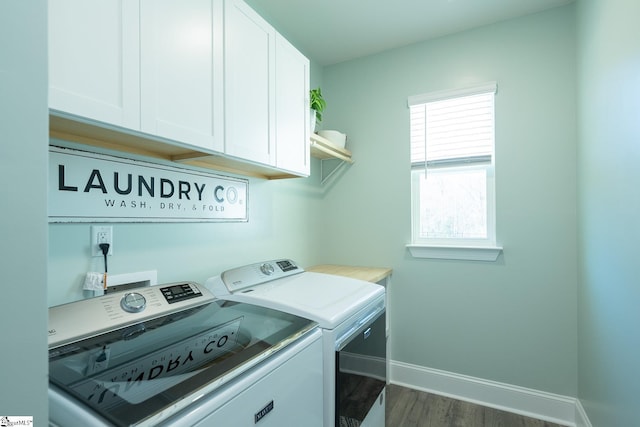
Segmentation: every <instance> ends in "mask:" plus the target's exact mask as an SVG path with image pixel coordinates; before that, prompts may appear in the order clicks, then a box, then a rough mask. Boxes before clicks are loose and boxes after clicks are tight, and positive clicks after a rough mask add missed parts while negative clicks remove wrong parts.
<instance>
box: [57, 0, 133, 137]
mask: <svg viewBox="0 0 640 427" xmlns="http://www.w3.org/2000/svg"><path fill="white" fill-rule="evenodd" d="M138 28H139V4H138V1H135V0H108V1H107V0H105V1H99V2H96V1H86V0H49V106H50V108H51V109H53V110H58V111H62V112H65V113H70V114H73V115H77V116H82V117H86V118H89V119H92V120H97V121H100V122H105V123H109V124H114V125H117V126H121V127H125V128H130V129H138V128H139V126H140V77H139V76H140V65H139V64H140V57H139V54H140V49H139V46H140V42H139V31H138Z"/></svg>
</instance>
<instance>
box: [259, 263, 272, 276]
mask: <svg viewBox="0 0 640 427" xmlns="http://www.w3.org/2000/svg"><path fill="white" fill-rule="evenodd" d="M260 271H262V274H266V275H267V276H271V275H272V274H273V272H274V271H275V269H274V268H273V265H271V264H267V263H264V264H262V265H261V266H260Z"/></svg>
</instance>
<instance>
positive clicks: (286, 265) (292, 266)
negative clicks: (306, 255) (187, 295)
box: [206, 259, 304, 297]
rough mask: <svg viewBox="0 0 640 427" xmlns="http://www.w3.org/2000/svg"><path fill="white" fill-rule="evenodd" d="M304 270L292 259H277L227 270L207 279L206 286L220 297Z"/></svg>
mask: <svg viewBox="0 0 640 427" xmlns="http://www.w3.org/2000/svg"><path fill="white" fill-rule="evenodd" d="M302 272H304V270H303V269H302V267H299V266H298V265H297V264H296V263H295V262H293V261H292V260H290V259H276V260H272V261H264V262H258V263H255V264H249V265H245V266H242V267H238V268H234V269H232V270H227V271H225V272H224V273H222V275H221V276H220V277H219V278H211V279H209V280H207V282H206V286H207V288H208V289H211V290H212V291H213V293H214V294H215V295H216V296H217V297H219V296H222V295H229V294H233V293H235V292H238V291H242V290H243V289H246V288H251V287H253V286H256V285H260V284H262V283H266V282H270V281H272V280H276V279H282V278H283V277H287V276H292V275H294V274H299V273H302Z"/></svg>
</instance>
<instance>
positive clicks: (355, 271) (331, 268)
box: [305, 264, 392, 283]
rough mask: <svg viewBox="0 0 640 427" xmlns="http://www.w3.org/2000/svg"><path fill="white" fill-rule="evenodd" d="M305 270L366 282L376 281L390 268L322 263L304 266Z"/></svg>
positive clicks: (389, 271)
mask: <svg viewBox="0 0 640 427" xmlns="http://www.w3.org/2000/svg"><path fill="white" fill-rule="evenodd" d="M305 271H312V272H315V273H325V274H333V275H335V276H345V277H351V278H353V279H360V280H365V281H367V282H373V283H376V282H379V281H380V280H382V279H384V278H386V277H388V276H390V275H391V272H392V269H390V268H381V267H353V266H348V265H332V264H322V265H314V266H313V267H309V268H305Z"/></svg>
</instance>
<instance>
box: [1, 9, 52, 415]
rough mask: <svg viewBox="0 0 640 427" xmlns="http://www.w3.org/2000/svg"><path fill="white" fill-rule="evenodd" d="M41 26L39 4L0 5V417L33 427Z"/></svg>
mask: <svg viewBox="0 0 640 427" xmlns="http://www.w3.org/2000/svg"><path fill="white" fill-rule="evenodd" d="M46 19H47V2H46V1H44V0H38V1H35V0H34V1H29V2H25V1H22V0H9V1H0V182H1V183H2V185H0V272H2V286H1V287H2V306H1V308H0V338H1V342H2V344H1V345H2V348H1V350H0V374H1V376H2V386H1V387H0V415H3V416H4V415H7V416H11V415H26V416H33V420H34V425H38V426H41V425H42V426H44V425H46V424H47V418H48V414H47V408H48V403H47V402H48V400H47V387H48V377H47V367H48V366H47V363H48V359H47V305H46V302H47V301H46V293H47V258H46V257H47V249H46V248H47V198H46V182H47V148H46V147H47V132H48V129H47V128H48V122H47V95H46V94H47V62H46V61H47V38H46V37H47V33H46ZM25 23H29V25H25ZM10 419H11V418H10Z"/></svg>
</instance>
